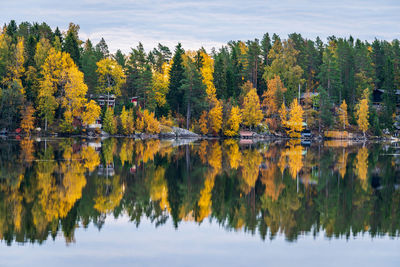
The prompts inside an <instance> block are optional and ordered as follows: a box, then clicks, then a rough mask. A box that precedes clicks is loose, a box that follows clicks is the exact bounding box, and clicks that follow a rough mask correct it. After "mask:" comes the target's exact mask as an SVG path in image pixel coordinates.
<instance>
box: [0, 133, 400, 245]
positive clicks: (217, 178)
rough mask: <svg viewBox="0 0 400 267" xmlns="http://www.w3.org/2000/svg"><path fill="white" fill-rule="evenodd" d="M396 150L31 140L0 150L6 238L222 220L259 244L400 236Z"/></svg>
mask: <svg viewBox="0 0 400 267" xmlns="http://www.w3.org/2000/svg"><path fill="white" fill-rule="evenodd" d="M398 151H399V148H398V147H396V145H395V144H394V145H393V144H385V145H380V144H370V145H365V144H364V145H363V144H358V145H357V144H349V143H343V142H336V141H328V142H325V143H324V144H312V145H311V146H303V145H302V144H301V143H300V142H296V141H289V142H283V143H279V142H278V143H259V144H245V145H240V144H239V143H238V142H237V141H236V140H223V141H217V140H212V141H207V140H203V141H198V142H193V143H189V144H183V145H179V144H178V143H176V142H172V141H160V140H149V141H138V140H133V139H106V140H104V141H100V140H97V141H93V140H81V139H61V140H49V141H45V142H44V141H41V142H36V141H33V140H30V139H24V140H21V141H19V142H17V141H1V142H0V153H1V154H0V238H1V239H2V240H5V241H6V242H7V244H9V245H11V244H12V243H13V242H19V243H25V242H38V243H41V242H43V241H44V240H46V239H48V238H55V237H56V235H57V234H58V233H62V234H63V235H64V237H65V240H66V242H73V241H75V239H76V238H75V236H74V232H75V229H76V228H77V227H79V226H83V227H89V225H90V224H91V223H92V224H93V225H94V226H96V227H98V228H99V229H101V228H102V226H103V224H104V221H105V218H106V216H114V217H119V216H121V215H122V214H126V215H127V216H129V218H130V219H131V221H132V223H134V224H136V226H139V225H140V222H141V219H143V218H148V219H150V220H151V222H152V223H153V224H154V225H155V226H159V225H162V224H164V223H165V222H166V221H167V220H172V222H173V224H174V226H175V227H176V228H178V229H179V224H180V222H182V221H192V222H193V223H202V222H203V221H204V220H208V219H210V220H213V221H215V222H217V223H218V224H220V225H222V226H223V227H225V228H226V229H227V230H244V231H246V232H249V233H251V234H255V235H259V236H260V237H261V238H262V239H265V238H270V239H274V237H275V236H276V235H277V234H278V233H283V234H284V235H285V237H286V239H287V240H289V241H291V240H296V239H297V238H298V236H300V235H302V234H304V233H311V234H313V235H316V234H317V233H318V232H320V231H323V232H324V234H325V235H326V236H327V237H329V238H332V237H341V236H344V237H349V236H351V235H352V234H353V235H357V234H362V233H365V232H369V233H370V235H371V236H372V237H374V236H380V235H385V234H388V235H390V236H393V237H397V236H398V235H399V229H400V210H399V209H400V190H399V188H398V187H399V184H400V157H399V156H396V153H398Z"/></svg>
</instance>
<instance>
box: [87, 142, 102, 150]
mask: <svg viewBox="0 0 400 267" xmlns="http://www.w3.org/2000/svg"><path fill="white" fill-rule="evenodd" d="M88 146H90V147H92V148H94V150H95V151H96V152H100V151H101V142H89V143H88Z"/></svg>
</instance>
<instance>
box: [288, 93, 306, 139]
mask: <svg viewBox="0 0 400 267" xmlns="http://www.w3.org/2000/svg"><path fill="white" fill-rule="evenodd" d="M303 114H304V111H303V108H302V107H301V106H300V105H299V104H298V103H297V98H295V99H294V100H293V102H292V104H291V105H290V113H289V121H288V122H287V123H286V125H287V127H288V128H289V130H288V131H287V133H288V134H289V136H290V137H296V138H299V137H300V136H301V131H302V130H303Z"/></svg>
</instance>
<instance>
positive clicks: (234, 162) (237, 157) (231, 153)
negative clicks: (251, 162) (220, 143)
mask: <svg viewBox="0 0 400 267" xmlns="http://www.w3.org/2000/svg"><path fill="white" fill-rule="evenodd" d="M224 145H226V146H228V149H227V150H226V154H227V156H228V161H229V166H230V167H231V168H232V169H235V170H236V169H237V168H238V167H239V164H240V162H241V160H242V153H241V152H240V150H239V145H238V144H237V142H236V141H235V140H233V139H227V140H225V141H224Z"/></svg>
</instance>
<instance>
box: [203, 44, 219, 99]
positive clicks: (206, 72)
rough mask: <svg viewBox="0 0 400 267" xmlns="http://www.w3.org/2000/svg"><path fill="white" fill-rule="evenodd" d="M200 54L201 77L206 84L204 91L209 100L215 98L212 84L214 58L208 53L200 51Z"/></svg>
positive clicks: (215, 94)
mask: <svg viewBox="0 0 400 267" xmlns="http://www.w3.org/2000/svg"><path fill="white" fill-rule="evenodd" d="M200 56H201V57H202V60H203V65H202V67H201V70H200V71H201V75H202V77H203V83H204V84H205V85H206V93H207V98H208V100H209V101H214V100H215V99H216V98H217V93H216V92H217V89H216V88H215V86H214V77H213V73H214V60H213V59H212V58H211V56H210V55H208V54H207V53H204V52H203V51H201V52H200Z"/></svg>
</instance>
